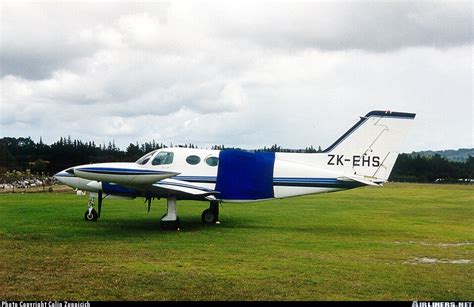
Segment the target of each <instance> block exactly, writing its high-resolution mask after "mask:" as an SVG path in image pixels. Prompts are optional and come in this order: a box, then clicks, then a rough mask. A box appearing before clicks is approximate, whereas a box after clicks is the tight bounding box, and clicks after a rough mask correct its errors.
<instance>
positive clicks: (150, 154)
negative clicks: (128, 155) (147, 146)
mask: <svg viewBox="0 0 474 307" xmlns="http://www.w3.org/2000/svg"><path fill="white" fill-rule="evenodd" d="M154 153H155V151H152V152H150V153H147V154H146V155H144V156H143V157H141V158H140V159H138V160H137V161H136V162H135V163H137V164H141V165H145V164H147V162H148V161H149V160H150V158H151V156H153V154H154Z"/></svg>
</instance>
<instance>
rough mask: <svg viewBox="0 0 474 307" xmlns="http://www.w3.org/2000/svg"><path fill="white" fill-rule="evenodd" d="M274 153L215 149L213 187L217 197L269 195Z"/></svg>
mask: <svg viewBox="0 0 474 307" xmlns="http://www.w3.org/2000/svg"><path fill="white" fill-rule="evenodd" d="M274 164H275V153H273V152H257V153H253V152H246V151H242V150H222V151H221V152H220V153H219V168H218V170H217V182H216V190H217V191H219V192H220V195H219V197H220V198H221V199H229V200H230V199H232V200H257V199H268V198H273V197H274V193H273V167H274Z"/></svg>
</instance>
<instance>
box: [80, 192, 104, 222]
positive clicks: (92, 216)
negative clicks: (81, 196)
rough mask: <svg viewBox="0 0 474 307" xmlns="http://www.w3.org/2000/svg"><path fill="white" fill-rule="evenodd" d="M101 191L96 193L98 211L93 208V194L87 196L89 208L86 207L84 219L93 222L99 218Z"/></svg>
mask: <svg viewBox="0 0 474 307" xmlns="http://www.w3.org/2000/svg"><path fill="white" fill-rule="evenodd" d="M102 200H103V197H102V191H100V192H99V193H98V196H97V202H98V210H99V211H98V212H97V211H96V210H95V209H94V196H90V197H89V209H87V211H86V213H85V214H84V219H85V220H86V221H90V222H95V221H97V219H99V218H100V212H101V211H102Z"/></svg>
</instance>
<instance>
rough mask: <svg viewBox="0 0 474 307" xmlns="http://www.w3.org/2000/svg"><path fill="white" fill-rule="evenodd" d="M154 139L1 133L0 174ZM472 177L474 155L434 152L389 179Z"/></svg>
mask: <svg viewBox="0 0 474 307" xmlns="http://www.w3.org/2000/svg"><path fill="white" fill-rule="evenodd" d="M171 146H173V144H170V145H169V146H167V145H165V144H163V143H161V142H156V141H155V140H153V141H151V142H145V143H143V144H139V143H138V142H136V143H130V144H129V145H128V146H127V148H126V149H125V150H121V149H120V148H118V147H117V146H116V145H115V142H114V141H110V142H108V143H107V144H105V143H103V144H99V145H97V144H96V143H95V142H93V141H88V142H84V141H81V140H77V139H71V137H70V136H68V137H61V138H60V139H59V140H58V141H56V142H55V143H53V144H51V145H47V144H45V143H43V141H42V139H40V141H39V142H38V143H36V142H35V141H33V140H32V139H31V138H30V137H19V138H14V137H4V138H1V139H0V176H3V175H4V174H5V173H6V172H7V171H12V170H19V171H25V170H29V171H30V172H31V173H33V174H43V175H52V174H55V173H56V172H58V171H61V170H63V169H66V168H68V167H71V166H74V165H80V164H86V163H100V162H112V161H115V162H125V161H135V160H137V159H138V158H139V157H141V156H143V155H144V154H146V153H147V152H150V151H152V150H155V149H160V148H167V147H171ZM179 146H180V147H186V148H198V147H197V146H196V145H195V144H183V145H179ZM212 149H217V150H225V149H229V148H227V147H225V146H224V145H214V146H212ZM255 151H270V152H302V153H303V152H306V153H316V152H321V151H322V150H321V147H320V146H319V147H318V149H315V148H314V147H313V146H309V147H306V148H305V149H297V150H295V149H285V148H282V147H281V146H279V145H277V144H274V145H272V146H270V147H264V148H261V149H256V150H255ZM473 178H474V157H472V156H469V158H468V159H467V161H464V162H462V161H456V162H454V161H448V160H447V159H445V158H443V157H441V156H440V155H438V154H436V155H434V156H432V157H423V156H420V155H419V154H418V155H416V154H415V155H414V154H401V155H399V157H398V159H397V162H396V164H395V166H394V169H393V172H392V174H391V176H390V178H389V179H390V180H392V181H409V182H440V181H441V182H458V181H459V179H473Z"/></svg>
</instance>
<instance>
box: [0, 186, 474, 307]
mask: <svg viewBox="0 0 474 307" xmlns="http://www.w3.org/2000/svg"><path fill="white" fill-rule="evenodd" d="M473 192H474V186H466V185H417V184H389V185H387V186H386V187H384V188H381V189H379V188H360V189H354V190H349V191H344V192H339V193H334V194H324V195H314V196H305V197H297V198H291V199H284V200H274V201H268V202H261V203H247V204H224V205H223V206H221V217H220V220H221V222H222V223H221V224H220V225H213V226H205V225H203V224H202V223H201V221H200V214H201V212H202V210H203V209H205V208H206V207H207V204H206V203H204V202H191V201H182V202H180V203H179V207H178V212H179V216H180V218H181V221H182V224H183V225H182V229H181V231H177V232H173V231H162V230H160V228H159V224H158V220H159V217H161V215H162V213H163V212H164V210H165V201H164V200H161V201H157V202H155V203H154V204H153V206H152V210H151V212H150V213H149V214H147V213H146V206H145V204H144V203H143V202H142V200H140V199H137V200H134V201H127V200H106V201H105V202H104V208H103V212H102V220H101V221H99V222H96V223H90V222H85V221H84V220H83V214H84V212H85V209H86V203H87V198H86V197H78V196H76V195H74V194H73V192H70V193H59V194H49V193H36V194H8V195H0V251H1V256H0V299H15V300H59V299H67V300H85V299H88V300H448V301H451V300H473V299H474V283H473V282H472V280H473V277H474V269H473V266H474V263H473V262H474V257H473V250H474V231H473V226H472V222H473V220H474V207H473V206H474V193H473ZM457 243H463V244H457ZM416 258H430V259H438V260H442V261H444V262H443V263H439V262H438V263H431V264H430V263H417V261H416ZM452 260H470V263H460V264H456V263H449V261H452ZM446 262H448V263H446Z"/></svg>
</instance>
